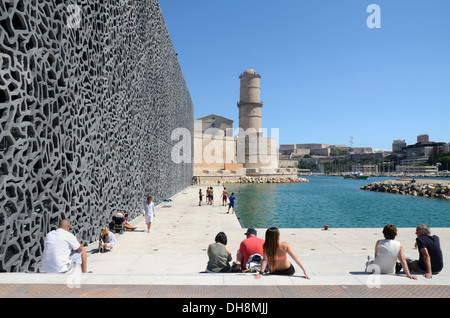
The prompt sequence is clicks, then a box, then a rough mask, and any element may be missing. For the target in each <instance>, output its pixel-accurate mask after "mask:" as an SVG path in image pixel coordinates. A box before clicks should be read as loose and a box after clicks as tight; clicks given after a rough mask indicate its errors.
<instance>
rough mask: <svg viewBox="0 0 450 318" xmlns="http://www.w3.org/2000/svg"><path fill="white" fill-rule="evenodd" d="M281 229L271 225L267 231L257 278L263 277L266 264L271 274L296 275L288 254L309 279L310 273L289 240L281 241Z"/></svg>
mask: <svg viewBox="0 0 450 318" xmlns="http://www.w3.org/2000/svg"><path fill="white" fill-rule="evenodd" d="M279 240H280V231H279V230H278V229H277V228H276V227H271V228H269V229H267V231H266V240H265V242H264V247H263V249H264V256H263V261H262V264H261V271H260V274H258V275H256V278H261V277H262V274H261V273H264V271H265V269H266V266H267V265H269V269H270V274H272V275H294V274H295V272H296V271H295V268H294V266H293V265H292V264H291V263H290V262H289V260H288V259H287V257H286V254H289V256H290V257H292V259H293V260H294V261H295V262H296V263H297V264H298V266H300V268H301V269H302V270H303V273H304V274H305V278H306V279H309V276H308V273H307V272H306V269H305V267H304V266H303V263H302V262H301V261H300V259H299V258H298V257H297V255H295V253H294V251H293V250H292V248H291V246H290V245H289V243H287V242H280V241H279Z"/></svg>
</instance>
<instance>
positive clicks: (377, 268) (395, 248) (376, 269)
mask: <svg viewBox="0 0 450 318" xmlns="http://www.w3.org/2000/svg"><path fill="white" fill-rule="evenodd" d="M383 235H384V238H385V239H384V240H378V241H377V243H376V245H375V259H373V260H370V259H369V261H368V262H367V264H366V272H372V273H376V274H392V273H394V268H395V264H396V261H397V259H398V260H399V261H400V263H401V265H402V267H403V269H404V272H405V274H406V276H407V277H409V278H410V279H417V277H416V276H414V275H411V273H410V272H409V269H408V266H407V265H406V259H405V254H404V247H403V245H402V243H400V242H399V241H396V240H394V239H395V237H396V236H397V227H396V226H395V225H392V224H387V225H386V226H385V227H384V228H383Z"/></svg>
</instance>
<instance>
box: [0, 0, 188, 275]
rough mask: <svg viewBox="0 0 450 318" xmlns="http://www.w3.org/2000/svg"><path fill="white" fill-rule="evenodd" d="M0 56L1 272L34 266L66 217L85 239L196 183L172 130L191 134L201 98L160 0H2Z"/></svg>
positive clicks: (83, 239) (28, 268) (85, 240)
mask: <svg viewBox="0 0 450 318" xmlns="http://www.w3.org/2000/svg"><path fill="white" fill-rule="evenodd" d="M0 63H1V65H2V68H1V71H0V129H1V130H0V246H1V247H0V271H8V272H10V271H13V272H14V271H31V272H34V271H37V270H38V268H39V266H40V259H41V255H42V251H43V241H44V237H45V234H46V233H47V232H49V231H50V230H53V229H55V228H56V227H57V225H58V222H59V221H60V220H61V219H62V218H68V219H69V220H70V221H71V223H72V229H71V230H72V231H73V232H74V233H76V236H77V238H78V239H79V240H80V241H81V242H82V243H83V244H88V243H90V242H93V241H95V240H96V239H97V237H98V235H99V230H100V228H101V227H102V226H104V225H106V224H107V223H108V222H110V220H111V217H112V213H113V212H114V211H115V210H117V209H124V210H126V211H127V212H128V213H129V215H130V218H133V217H135V216H137V215H138V214H140V213H141V207H142V204H143V202H144V199H145V197H146V196H147V195H152V196H153V198H154V201H156V202H157V203H158V202H161V201H162V200H164V199H166V198H168V197H170V196H171V195H173V194H175V193H177V192H179V191H181V190H182V189H184V188H185V187H186V186H188V185H190V183H191V180H192V163H181V164H175V163H174V162H173V161H172V159H171V150H172V147H173V145H174V143H175V141H172V140H171V132H172V131H173V130H174V129H175V128H178V127H184V128H187V129H188V130H189V131H190V132H191V133H193V104H192V101H191V98H190V95H189V92H188V89H187V87H186V84H185V80H184V77H183V74H182V71H181V69H180V66H179V63H178V60H177V57H176V53H175V51H174V48H173V46H172V43H171V40H170V36H169V34H168V31H167V28H166V25H165V22H164V19H163V16H162V13H161V10H160V7H159V4H158V3H157V1H156V0H154V1H151V0H147V1H134V0H121V1H103V0H96V1H91V0H73V1H58V0H4V1H1V2H0Z"/></svg>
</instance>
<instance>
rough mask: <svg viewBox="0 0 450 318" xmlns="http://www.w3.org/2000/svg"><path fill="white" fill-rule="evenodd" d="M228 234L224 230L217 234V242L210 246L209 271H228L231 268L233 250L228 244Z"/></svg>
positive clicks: (207, 269) (207, 270)
mask: <svg viewBox="0 0 450 318" xmlns="http://www.w3.org/2000/svg"><path fill="white" fill-rule="evenodd" d="M227 241H228V239H227V236H226V234H225V233H224V232H219V233H217V235H216V238H215V243H212V244H210V245H209V246H208V251H207V254H208V264H207V266H206V272H207V273H227V272H229V271H230V270H231V265H230V262H231V259H232V257H231V252H230V249H229V247H228V246H227Z"/></svg>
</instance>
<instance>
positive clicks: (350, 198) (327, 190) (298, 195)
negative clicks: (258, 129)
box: [225, 176, 450, 228]
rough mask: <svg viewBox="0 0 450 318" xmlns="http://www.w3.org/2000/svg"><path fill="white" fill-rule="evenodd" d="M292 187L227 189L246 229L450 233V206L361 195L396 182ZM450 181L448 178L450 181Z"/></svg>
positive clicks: (323, 180) (326, 181) (335, 180)
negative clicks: (426, 228)
mask: <svg viewBox="0 0 450 318" xmlns="http://www.w3.org/2000/svg"><path fill="white" fill-rule="evenodd" d="M307 179H308V180H309V182H305V183H292V184H226V185H225V187H226V188H227V190H228V192H229V193H231V192H235V195H236V197H237V201H236V213H237V214H238V215H239V217H240V218H241V221H242V223H243V225H244V227H255V228H268V227H271V226H276V227H279V228H317V227H319V228H322V227H323V225H324V224H329V225H330V227H332V228H333V227H334V228H363V227H368V228H373V227H383V226H384V225H386V224H388V223H390V224H394V225H396V226H397V227H416V226H417V225H419V224H422V223H426V224H428V225H430V226H431V227H450V201H448V200H441V199H436V198H424V197H413V196H406V195H398V194H392V193H380V192H371V191H363V190H360V187H362V186H363V185H365V184H367V183H369V182H375V181H379V180H386V179H392V178H381V177H369V179H368V180H349V179H344V178H342V177H325V176H323V177H322V176H318V177H314V176H311V177H307ZM447 180H448V178H447Z"/></svg>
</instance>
